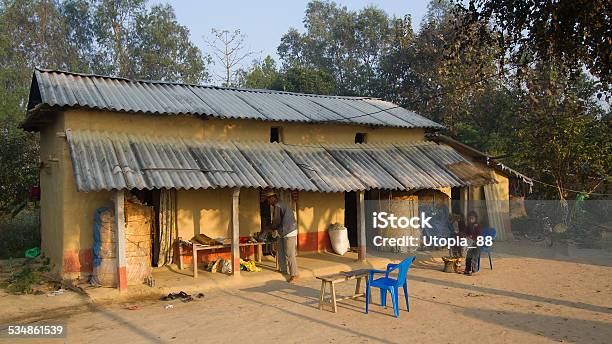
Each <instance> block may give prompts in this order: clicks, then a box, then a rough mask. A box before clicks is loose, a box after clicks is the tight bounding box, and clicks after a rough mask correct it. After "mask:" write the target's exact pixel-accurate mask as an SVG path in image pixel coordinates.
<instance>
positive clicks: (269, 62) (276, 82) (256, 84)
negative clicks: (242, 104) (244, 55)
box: [241, 55, 281, 90]
mask: <svg viewBox="0 0 612 344" xmlns="http://www.w3.org/2000/svg"><path fill="white" fill-rule="evenodd" d="M280 78H281V73H280V72H279V71H278V70H277V69H276V62H275V61H274V59H273V58H272V57H271V56H269V55H268V56H266V58H265V59H264V60H263V61H261V62H255V63H253V66H252V67H251V69H250V70H249V71H248V72H246V73H245V75H244V76H243V81H242V82H241V86H242V87H247V88H263V89H268V90H279V89H281V87H280Z"/></svg>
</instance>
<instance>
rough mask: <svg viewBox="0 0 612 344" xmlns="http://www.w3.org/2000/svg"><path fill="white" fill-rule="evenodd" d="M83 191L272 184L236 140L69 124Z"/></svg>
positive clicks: (75, 168) (70, 143)
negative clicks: (77, 128)
mask: <svg viewBox="0 0 612 344" xmlns="http://www.w3.org/2000/svg"><path fill="white" fill-rule="evenodd" d="M67 139H68V146H69V148H70V156H71V160H72V166H73V171H74V175H75V179H76V186H77V190H78V191H98V190H112V189H132V188H136V189H160V188H180V189H207V188H219V187H267V186H268V184H267V183H266V181H265V180H264V179H263V178H262V177H261V176H260V175H259V173H258V172H257V171H256V170H255V169H254V168H253V166H252V165H251V163H250V162H249V161H248V160H247V159H246V158H245V157H244V156H243V155H242V153H241V152H240V151H239V150H238V148H236V146H234V145H233V143H231V142H207V141H197V140H189V141H186V140H182V139H180V138H158V137H155V138H151V137H145V136H136V135H125V134H118V133H107V132H92V131H74V132H71V131H69V130H67Z"/></svg>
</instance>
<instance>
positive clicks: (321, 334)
mask: <svg viewBox="0 0 612 344" xmlns="http://www.w3.org/2000/svg"><path fill="white" fill-rule="evenodd" d="M500 251H502V252H500V253H498V254H497V255H496V256H495V258H494V270H490V269H489V268H488V265H487V266H486V268H485V269H483V271H482V272H480V273H479V274H477V275H474V276H463V275H458V274H451V273H443V272H441V271H440V270H441V268H442V263H441V262H440V261H437V260H429V261H420V262H418V263H416V264H415V265H414V266H413V268H412V269H411V270H410V272H409V275H408V281H409V292H410V306H411V311H410V312H409V313H408V312H406V311H405V305H404V304H402V309H403V311H402V312H401V313H400V318H399V319H395V318H394V317H393V316H392V315H393V311H392V309H391V308H388V309H384V308H382V307H380V306H379V305H378V303H379V298H378V297H377V293H376V294H375V296H374V300H373V301H374V303H375V304H374V305H371V306H370V314H364V312H363V310H364V301H363V299H359V300H349V301H342V302H340V303H339V310H338V313H336V314H334V313H331V312H329V311H326V310H325V311H320V310H318V309H317V306H318V295H319V289H320V284H319V283H317V280H315V279H307V280H306V279H305V280H302V281H301V282H300V283H299V285H295V286H293V285H289V284H287V283H285V282H282V281H278V280H277V281H269V282H267V283H265V284H262V285H255V286H249V287H244V288H241V289H232V290H213V291H209V292H207V293H206V296H205V297H204V298H203V299H196V300H195V301H193V302H189V303H182V302H180V301H178V300H175V301H170V302H164V301H157V300H141V301H133V302H130V303H122V304H112V305H104V306H102V305H95V304H92V303H91V302H88V301H87V300H86V299H85V298H84V297H83V296H79V295H77V294H74V293H67V294H65V295H60V296H56V297H48V296H45V295H42V296H8V295H6V294H0V324H12V323H18V324H24V323H36V322H37V321H41V320H47V321H51V322H53V321H59V322H64V323H65V324H66V325H67V328H68V331H67V333H68V337H67V338H65V339H54V340H48V341H47V342H50V343H57V342H70V343H123V342H130V343H173V342H174V343H185V342H187V343H190V342H201V343H219V342H236V341H241V340H242V341H248V342H250V343H325V342H326V343H365V342H372V343H409V342H410V343H469V342H483V343H549V342H557V343H558V342H568V343H610V340H611V338H612V259H611V255H610V252H608V251H596V250H576V251H574V252H572V253H571V255H570V256H567V255H566V254H567V253H563V254H561V255H560V254H559V252H556V251H555V250H549V249H544V248H541V247H525V246H520V247H519V246H517V245H514V246H512V245H510V246H508V247H506V248H505V250H500ZM484 263H485V261H484V260H483V264H484ZM483 266H484V265H483ZM353 283H354V282H347V283H344V284H340V285H339V286H340V288H339V291H338V293H339V294H349V293H350V292H351V291H352V290H353V289H354V284H353ZM167 304H172V305H173V308H170V309H165V307H164V306H165V305H167ZM134 305H136V306H137V307H138V309H136V310H129V309H127V308H128V307H129V306H134ZM3 341H4V342H7V343H8V342H11V343H21V342H23V343H26V342H32V343H34V342H36V343H41V342H45V341H41V340H40V339H36V340H34V339H27V340H26V339H19V340H15V339H10V340H9V339H7V338H0V342H3Z"/></svg>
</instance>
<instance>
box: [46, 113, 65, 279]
mask: <svg viewBox="0 0 612 344" xmlns="http://www.w3.org/2000/svg"><path fill="white" fill-rule="evenodd" d="M63 125H64V118H63V116H62V114H59V115H58V116H57V118H56V119H55V122H54V123H53V124H51V125H49V126H46V127H45V128H43V130H41V132H40V141H41V143H42V144H41V146H40V161H41V163H42V166H43V168H42V169H41V170H40V189H41V194H40V230H41V239H42V240H41V241H42V252H43V254H44V255H45V256H47V257H49V258H50V259H51V262H52V264H53V265H54V271H55V272H60V271H62V252H63V239H62V237H63V233H62V229H63V220H64V213H63V211H62V204H63V185H62V180H63V178H62V173H63V170H64V168H65V167H66V166H65V165H66V163H67V162H66V161H65V159H64V156H63V154H62V149H63V148H62V145H63V142H62V140H63V138H61V137H58V136H57V134H56V133H57V132H58V131H59V132H61V131H62V130H63ZM55 159H57V160H58V161H52V160H55Z"/></svg>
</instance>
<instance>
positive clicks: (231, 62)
mask: <svg viewBox="0 0 612 344" xmlns="http://www.w3.org/2000/svg"><path fill="white" fill-rule="evenodd" d="M211 33H212V35H213V38H212V40H206V43H207V44H208V46H209V47H210V48H211V50H212V55H213V56H214V57H215V60H217V61H218V62H219V63H221V65H222V66H223V69H224V72H225V75H224V76H222V77H220V79H221V80H222V81H223V86H231V85H233V84H234V82H233V81H234V79H235V76H236V73H237V72H238V70H239V68H238V69H236V70H235V67H236V66H238V65H240V63H241V62H242V61H243V60H244V59H246V58H247V57H249V56H253V55H255V54H258V53H261V51H259V52H255V51H251V50H248V51H244V49H245V39H246V35H244V34H242V33H240V30H239V29H237V30H234V31H229V30H219V29H212V30H211ZM215 74H216V73H215Z"/></svg>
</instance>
